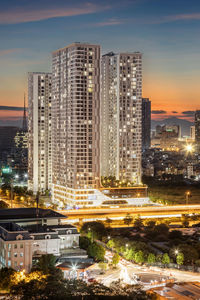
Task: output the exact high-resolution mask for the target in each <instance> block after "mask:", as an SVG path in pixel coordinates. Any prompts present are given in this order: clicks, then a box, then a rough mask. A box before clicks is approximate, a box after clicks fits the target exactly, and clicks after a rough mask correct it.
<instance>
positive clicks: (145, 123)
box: [142, 98, 151, 150]
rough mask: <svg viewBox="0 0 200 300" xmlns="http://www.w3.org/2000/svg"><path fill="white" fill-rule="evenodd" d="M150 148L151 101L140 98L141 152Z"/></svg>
mask: <svg viewBox="0 0 200 300" xmlns="http://www.w3.org/2000/svg"><path fill="white" fill-rule="evenodd" d="M150 146H151V101H149V99H148V98H142V150H145V149H149V148H150Z"/></svg>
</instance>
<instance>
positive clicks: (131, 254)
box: [124, 248, 135, 260]
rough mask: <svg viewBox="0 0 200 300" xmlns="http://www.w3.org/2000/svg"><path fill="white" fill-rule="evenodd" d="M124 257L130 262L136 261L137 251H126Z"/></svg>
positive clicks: (131, 249)
mask: <svg viewBox="0 0 200 300" xmlns="http://www.w3.org/2000/svg"><path fill="white" fill-rule="evenodd" d="M124 257H125V258H126V259H128V260H134V258H135V251H134V250H133V248H130V249H126V251H125V253H124Z"/></svg>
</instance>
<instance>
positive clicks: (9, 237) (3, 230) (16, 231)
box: [0, 223, 31, 241]
mask: <svg viewBox="0 0 200 300" xmlns="http://www.w3.org/2000/svg"><path fill="white" fill-rule="evenodd" d="M0 238H1V239H3V240H4V241H15V240H30V239H31V237H30V235H29V233H28V231H26V230H24V229H23V228H22V227H20V226H19V225H18V224H15V223H1V224H0Z"/></svg>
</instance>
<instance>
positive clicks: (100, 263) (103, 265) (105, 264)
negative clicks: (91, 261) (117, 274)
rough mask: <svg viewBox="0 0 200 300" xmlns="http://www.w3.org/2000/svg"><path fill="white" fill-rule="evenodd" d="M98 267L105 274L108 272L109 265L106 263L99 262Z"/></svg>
mask: <svg viewBox="0 0 200 300" xmlns="http://www.w3.org/2000/svg"><path fill="white" fill-rule="evenodd" d="M98 266H99V268H100V269H101V270H102V272H103V273H105V271H106V270H107V267H108V265H107V263H105V262H103V261H101V262H99V263H98Z"/></svg>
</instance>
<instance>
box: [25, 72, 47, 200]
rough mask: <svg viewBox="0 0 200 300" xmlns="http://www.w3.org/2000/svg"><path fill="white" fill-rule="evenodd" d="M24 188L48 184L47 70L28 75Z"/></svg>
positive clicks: (38, 188)
mask: <svg viewBox="0 0 200 300" xmlns="http://www.w3.org/2000/svg"><path fill="white" fill-rule="evenodd" d="M28 149H29V153H28V188H29V189H30V190H33V192H34V193H35V194H36V193H37V192H44V191H45V190H48V189H50V187H51V181H52V179H51V177H52V166H51V162H52V160H51V73H29V75H28Z"/></svg>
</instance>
